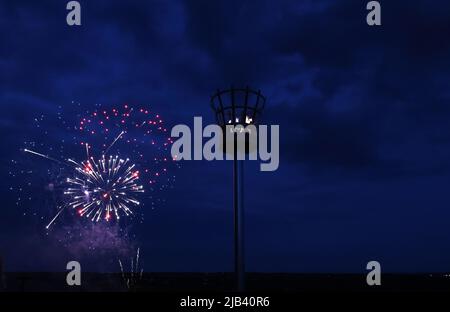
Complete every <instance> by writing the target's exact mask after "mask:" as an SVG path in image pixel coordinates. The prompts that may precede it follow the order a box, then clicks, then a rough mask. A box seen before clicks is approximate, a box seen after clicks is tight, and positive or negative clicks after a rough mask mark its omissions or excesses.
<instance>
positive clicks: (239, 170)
mask: <svg viewBox="0 0 450 312" xmlns="http://www.w3.org/2000/svg"><path fill="white" fill-rule="evenodd" d="M236 141H237V140H236V137H235V141H234V142H235V144H234V160H233V206H234V270H235V274H236V289H237V291H244V288H245V263H244V161H243V160H238V159H237V144H236Z"/></svg>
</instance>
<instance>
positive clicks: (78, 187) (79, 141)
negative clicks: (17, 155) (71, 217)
mask: <svg viewBox="0 0 450 312" xmlns="http://www.w3.org/2000/svg"><path fill="white" fill-rule="evenodd" d="M60 108H61V107H60ZM61 109H62V108H61ZM56 117H57V120H56V122H55V121H54V120H53V122H49V120H50V118H49V117H48V116H45V115H41V117H40V118H37V119H35V124H34V126H35V127H34V129H33V132H32V134H33V139H30V140H28V141H26V142H24V145H25V147H26V148H24V149H22V150H23V151H24V152H26V153H28V154H32V155H35V156H39V157H40V158H44V159H46V160H48V161H50V163H52V164H53V165H52V166H51V167H50V166H47V169H45V170H42V169H41V170H38V169H37V168H36V167H34V166H36V163H31V166H30V168H25V167H27V166H25V165H24V164H28V165H30V163H29V162H28V163H27V162H20V161H18V160H13V161H12V164H13V165H15V166H16V167H18V166H22V168H20V169H19V168H16V169H15V170H11V172H10V175H11V176H12V177H14V178H16V177H17V178H19V179H20V181H21V182H22V185H16V186H11V188H10V189H11V190H15V191H17V192H18V193H19V196H18V197H17V202H16V204H17V205H21V206H29V207H31V206H36V199H38V198H39V197H40V196H42V194H45V195H50V196H47V197H50V198H51V199H50V200H49V199H46V200H45V201H44V203H43V204H44V205H45V206H47V205H48V204H51V206H52V207H54V208H53V210H55V209H56V213H54V214H53V217H52V219H51V221H50V222H49V223H48V224H47V229H48V228H49V227H50V226H51V225H52V224H53V223H54V222H55V221H56V220H57V219H58V218H59V217H60V215H61V214H63V212H64V211H66V210H70V211H73V212H74V213H75V214H77V215H79V216H81V217H85V218H87V219H89V220H92V221H94V222H99V221H101V220H106V221H110V220H116V221H118V220H119V219H120V218H121V217H123V216H125V217H127V216H131V215H136V213H135V210H136V208H137V207H138V206H144V205H145V204H147V205H150V207H151V209H154V208H155V207H157V206H159V204H161V203H163V202H164V201H165V199H164V196H161V194H162V193H163V192H162V191H164V190H165V189H167V188H171V187H172V185H173V182H174V181H175V176H174V175H173V174H172V173H171V172H172V171H173V168H175V167H178V166H179V164H178V163H177V162H175V161H173V159H172V158H171V157H170V146H171V144H172V140H171V138H170V136H168V135H167V133H168V131H167V129H166V128H165V126H164V121H163V119H162V118H161V116H160V115H159V114H158V113H153V112H151V111H150V110H148V109H146V108H143V107H142V108H139V109H135V108H133V107H131V106H129V105H123V106H121V107H113V108H106V107H104V106H102V105H95V109H94V110H93V111H85V112H84V113H82V114H73V112H71V116H70V118H64V114H63V113H62V112H58V113H57V116H56ZM72 117H74V119H73V118H72ZM58 124H59V125H60V126H59V127H58V126H57V125H58ZM49 125H50V126H51V127H50V126H49ZM58 130H59V131H58ZM61 130H63V131H61ZM44 151H45V152H44ZM39 165H41V164H39ZM33 167H34V168H33ZM38 167H39V166H38ZM41 168H42V166H41ZM39 171H40V173H41V175H40V177H42V176H44V178H43V179H42V178H41V179H37V177H38V175H37V174H36V173H37V172H39ZM43 181H45V182H43ZM25 192H27V197H28V199H29V200H28V201H27V202H25V201H24V200H23V198H24V193H25ZM144 193H145V194H147V195H145V194H144ZM27 204H28V205H27ZM32 204H34V205H32ZM34 214H36V212H35V213H34ZM139 215H140V216H141V220H142V213H141V214H139Z"/></svg>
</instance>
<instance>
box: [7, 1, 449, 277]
mask: <svg viewBox="0 0 450 312" xmlns="http://www.w3.org/2000/svg"><path fill="white" fill-rule="evenodd" d="M81 3H82V8H83V11H82V12H83V13H82V14H83V17H82V23H83V26H82V27H79V28H71V27H68V26H67V25H66V24H65V13H66V10H65V4H66V2H65V1H53V2H48V3H45V4H43V3H41V2H37V1H14V2H12V1H10V2H5V3H2V4H1V5H0V38H1V39H2V46H1V47H0V69H1V70H0V72H1V74H0V85H1V89H0V105H1V107H2V111H3V113H2V115H1V116H0V133H1V136H2V142H3V144H4V146H8V147H9V148H8V149H5V150H4V152H3V154H2V156H1V160H2V165H1V167H0V168H1V171H2V172H5V173H7V172H8V171H9V170H10V168H11V167H10V164H9V162H10V160H11V158H15V157H17V155H18V149H19V148H20V147H21V145H22V142H23V141H24V140H26V139H27V137H28V136H29V133H30V124H31V123H32V120H33V118H35V117H36V116H39V115H41V114H45V115H54V114H55V113H56V108H57V107H58V106H61V107H63V110H64V111H65V113H66V114H67V115H74V114H76V113H77V111H79V110H86V109H89V108H91V107H92V106H93V105H94V104H96V103H103V104H109V105H116V104H121V103H124V102H133V103H138V104H145V105H150V106H152V107H155V108H156V109H157V110H158V111H161V112H162V113H163V114H164V116H166V118H167V119H168V120H169V122H172V123H173V124H176V123H190V122H191V120H192V117H193V116H194V115H203V116H204V117H206V118H208V120H212V116H211V113H210V111H209V106H208V104H209V96H210V95H211V93H212V92H214V90H216V89H217V88H226V87H228V86H230V85H235V86H240V85H250V86H253V87H255V88H260V89H261V90H262V92H263V93H264V94H265V95H266V96H267V98H268V102H267V109H266V111H265V113H264V115H263V120H264V122H266V123H273V124H279V125H280V130H281V151H280V153H281V163H280V169H279V170H278V171H276V172H274V173H271V174H267V173H261V172H258V171H257V170H258V168H257V166H256V164H252V163H249V164H248V167H249V169H248V175H247V177H246V179H247V181H248V185H249V187H248V189H247V192H248V194H249V196H248V197H247V198H248V199H247V200H248V203H249V208H248V214H249V218H248V219H249V220H250V221H249V245H250V246H251V247H250V250H251V253H250V255H251V256H250V258H251V259H250V260H251V264H250V267H254V268H255V269H261V270H289V271H298V270H310V271H321V270H323V271H326V270H336V271H339V270H356V269H354V268H355V266H358V265H359V262H362V261H365V260H366V258H367V257H372V256H373V257H376V256H378V255H380V256H381V257H384V258H383V259H386V261H389V266H390V268H392V269H393V270H401V269H402V265H403V263H404V262H405V257H404V256H402V254H401V253H400V252H399V251H396V248H394V247H393V244H392V245H391V244H390V242H391V241H392V242H395V244H397V245H401V246H404V247H402V249H399V250H401V251H403V252H404V254H405V255H407V256H408V257H410V258H408V261H410V259H411V258H417V259H418V260H411V261H412V263H411V264H410V265H409V266H408V268H409V269H410V270H426V269H430V268H431V269H432V270H439V269H442V267H443V266H442V263H441V262H440V261H439V260H438V259H437V256H436V257H434V256H433V257H431V256H430V257H431V258H426V259H425V258H424V256H423V255H426V254H428V255H431V254H433V255H435V254H436V255H437V254H438V253H440V255H441V256H442V257H443V258H446V259H448V257H449V255H450V254H448V253H445V254H442V250H441V247H442V246H443V245H445V244H444V243H445V242H448V241H449V239H450V238H449V237H448V234H446V232H445V231H443V230H442V227H443V224H442V222H441V220H445V219H448V217H449V216H448V212H447V210H446V209H444V207H445V206H446V205H447V204H448V199H447V196H446V193H447V192H446V191H445V187H444V185H445V183H446V180H447V179H446V178H447V177H448V175H449V172H450V162H449V159H450V158H449V157H450V148H449V147H448V146H450V145H449V143H450V134H449V132H448V131H447V130H446V129H448V120H449V119H450V110H449V106H448V101H449V98H450V94H449V91H448V90H449V81H450V80H449V74H448V73H449V72H450V68H449V67H450V61H449V60H450V59H449V58H448V55H449V52H450V43H449V41H448V40H447V38H448V36H449V34H450V19H449V18H448V12H449V9H450V6H449V4H446V3H439V4H438V3H432V4H431V3H430V2H429V1H409V2H408V4H405V3H404V2H401V1H389V2H383V3H382V22H383V26H382V27H380V28H377V27H368V26H367V25H366V24H365V14H366V9H365V2H361V1H339V2H337V1H320V2H318V1H287V0H283V1H237V0H236V1H222V2H220V1H206V0H205V1H192V2H183V1H171V2H162V1H146V2H143V1H127V2H126V3H124V2H122V1H95V3H94V2H87V1H81ZM72 101H74V102H72ZM78 103H79V104H78ZM48 127H49V129H51V130H52V131H54V133H55V136H56V137H59V136H64V134H63V133H60V131H61V129H60V127H59V126H58V125H57V124H49V125H48ZM51 138H52V137H49V138H48V140H49V141H50V139H51ZM230 165H231V164H229V163H208V162H195V163H188V164H186V166H185V167H184V168H183V169H182V170H180V172H179V174H178V175H179V179H178V183H179V184H178V185H177V186H176V188H175V190H173V194H172V196H171V198H170V199H171V200H169V201H168V203H167V206H166V207H165V208H162V209H161V210H160V211H155V212H153V213H150V214H149V217H148V218H147V221H146V222H149V223H150V224H151V226H149V228H148V229H139V231H140V237H141V238H140V239H137V241H138V242H137V244H138V243H142V244H143V245H144V246H145V247H144V252H147V254H152V251H155V254H154V255H153V254H152V257H154V259H152V261H154V262H153V263H154V265H155V266H154V269H158V268H159V269H161V268H164V269H167V270H171V269H173V270H177V269H179V270H189V269H198V270H201V269H202V268H204V269H205V270H206V269H207V270H224V269H228V266H227V263H228V262H227V261H226V259H227V257H230V256H231V248H225V249H221V248H218V247H217V246H218V245H220V244H223V245H227V246H228V245H229V244H230V243H231V241H230V239H229V238H230V231H229V230H230V229H229V227H231V221H232V219H231V210H230V203H231V201H230V200H229V197H230V196H231V193H230V187H231V184H230V179H231V172H230V169H231V168H230ZM193 181H194V182H193ZM211 181H214V183H212V182H211ZM1 185H2V187H3V189H6V188H7V187H8V181H6V180H3V182H2V183H1ZM259 194H264V197H262V196H261V197H260V196H259ZM3 195H4V196H6V197H8V196H9V195H8V194H6V193H4V194H3ZM199 199H201V200H200V203H199ZM6 203H8V205H6V206H5V208H4V209H5V210H6V212H5V215H4V218H2V221H0V222H2V226H4V228H5V229H7V231H6V233H7V236H8V238H7V239H0V246H7V247H8V246H11V244H14V242H16V243H17V245H18V247H17V248H18V250H19V251H20V249H21V248H28V247H29V246H30V245H31V243H30V242H29V241H28V240H25V239H24V238H23V237H22V234H21V233H27V235H30V240H36V241H37V242H39V244H38V245H39V246H43V245H45V240H43V239H42V237H41V236H40V235H34V234H32V231H31V230H30V229H29V225H23V228H24V230H26V231H25V232H23V231H20V229H21V228H20V227H21V225H20V224H21V222H22V221H21V220H23V219H26V218H24V217H20V215H21V213H19V212H18V211H15V210H13V209H14V208H11V205H13V201H12V200H11V199H8V200H7V201H6ZM447 206H448V205H447ZM6 207H7V208H6ZM427 212H430V213H429V214H427ZM423 220H425V221H426V222H425V223H426V224H425V225H424V224H423V223H422V221H423ZM15 224H17V225H18V227H17V229H18V230H16V227H15V226H13V225H15ZM435 225H438V226H435ZM399 227H400V229H401V230H398V231H397V229H398V228H399ZM380 228H385V229H387V232H386V233H383V232H382V231H381V232H380V231H379V230H378V229H380ZM402 231H403V232H402ZM205 232H207V233H210V235H205V234H204V233H205ZM399 232H402V233H399ZM424 232H426V233H427V234H426V235H423V233H424ZM149 236H150V237H152V240H151V241H147V239H142V237H149ZM437 238H439V240H436V242H434V243H432V244H426V243H425V241H426V239H437ZM411 240H414V241H418V242H419V245H418V247H414V246H412V245H411V244H410V243H408V242H410V241H411ZM7 241H8V242H7ZM215 242H216V243H215ZM366 242H369V243H367V244H368V245H370V246H375V247H374V248H375V250H376V253H374V252H373V251H371V248H370V246H369V247H367V246H365V244H366ZM265 243H267V245H266V244H265ZM4 248H5V247H4ZM55 249H56V247H55ZM344 251H345V252H344ZM33 252H34V253H35V254H38V253H39V251H38V250H37V249H33ZM60 252H61V253H64V252H63V251H60ZM195 254H201V255H202V257H201V258H202V259H198V258H196V257H194V255H195ZM337 254H342V255H345V254H347V255H348V256H339V257H338V261H337V263H336V264H334V265H329V264H327V262H326V261H325V260H323V259H325V258H329V257H334V256H337ZM45 256H49V257H50V256H51V252H45ZM11 257H12V258H14V259H22V260H17V261H16V264H15V265H17V268H18V269H21V268H27V269H29V268H30V267H33V265H31V264H29V263H27V262H26V260H24V259H23V258H21V257H20V252H17V251H15V252H14V253H13V254H12V255H11ZM180 257H186V262H185V263H183V264H180V263H177V259H178V258H180ZM43 259H44V256H42V257H41V258H40V262H39V263H40V264H36V265H35V267H33V269H39V265H41V264H42V263H43V262H44V260H43ZM261 259H264V260H261ZM355 259H356V260H355ZM358 261H359V262H358ZM414 261H417V262H414ZM51 263H57V261H55V262H51ZM421 263H422V264H423V265H421ZM169 264H170V265H169ZM54 265H55V266H57V265H58V264H54Z"/></svg>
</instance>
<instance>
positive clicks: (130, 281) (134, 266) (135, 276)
mask: <svg viewBox="0 0 450 312" xmlns="http://www.w3.org/2000/svg"><path fill="white" fill-rule="evenodd" d="M135 259H136V261H135ZM135 259H134V258H131V261H130V262H131V265H130V267H131V270H130V272H128V273H125V271H124V269H123V264H122V261H120V259H119V260H118V261H119V267H120V272H121V275H122V280H123V282H124V284H125V285H126V286H127V288H128V289H131V288H133V287H135V286H136V285H137V283H138V282H139V281H140V280H142V274H143V273H144V269H142V268H141V269H140V271H139V248H138V249H137V252H136V258H135Z"/></svg>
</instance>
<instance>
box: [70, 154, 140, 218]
mask: <svg viewBox="0 0 450 312" xmlns="http://www.w3.org/2000/svg"><path fill="white" fill-rule="evenodd" d="M73 163H74V164H75V165H76V167H75V170H76V171H77V173H78V175H79V176H76V177H74V178H67V183H68V184H69V187H68V188H67V190H66V191H65V192H64V194H65V195H68V196H69V197H70V199H69V203H68V205H69V206H71V207H72V208H74V209H77V212H78V214H79V215H80V216H84V215H86V217H88V218H90V219H91V220H92V221H99V220H100V218H102V217H104V218H105V220H107V221H109V220H110V218H111V216H112V215H114V216H115V217H116V218H117V219H120V215H119V213H120V212H122V213H124V214H125V215H126V216H128V215H130V214H131V213H132V210H131V207H132V206H137V205H139V204H140V203H139V201H138V200H137V199H136V198H135V196H134V195H135V194H136V193H143V192H144V189H143V186H142V185H139V184H138V180H139V171H138V170H135V167H136V165H135V164H131V163H130V160H129V159H125V160H124V159H120V158H119V156H115V157H113V156H109V158H108V159H107V158H105V156H104V155H103V156H102V158H101V159H99V160H98V161H95V160H94V158H93V157H91V158H90V159H89V160H87V161H85V162H83V163H81V164H78V163H76V162H73Z"/></svg>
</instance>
